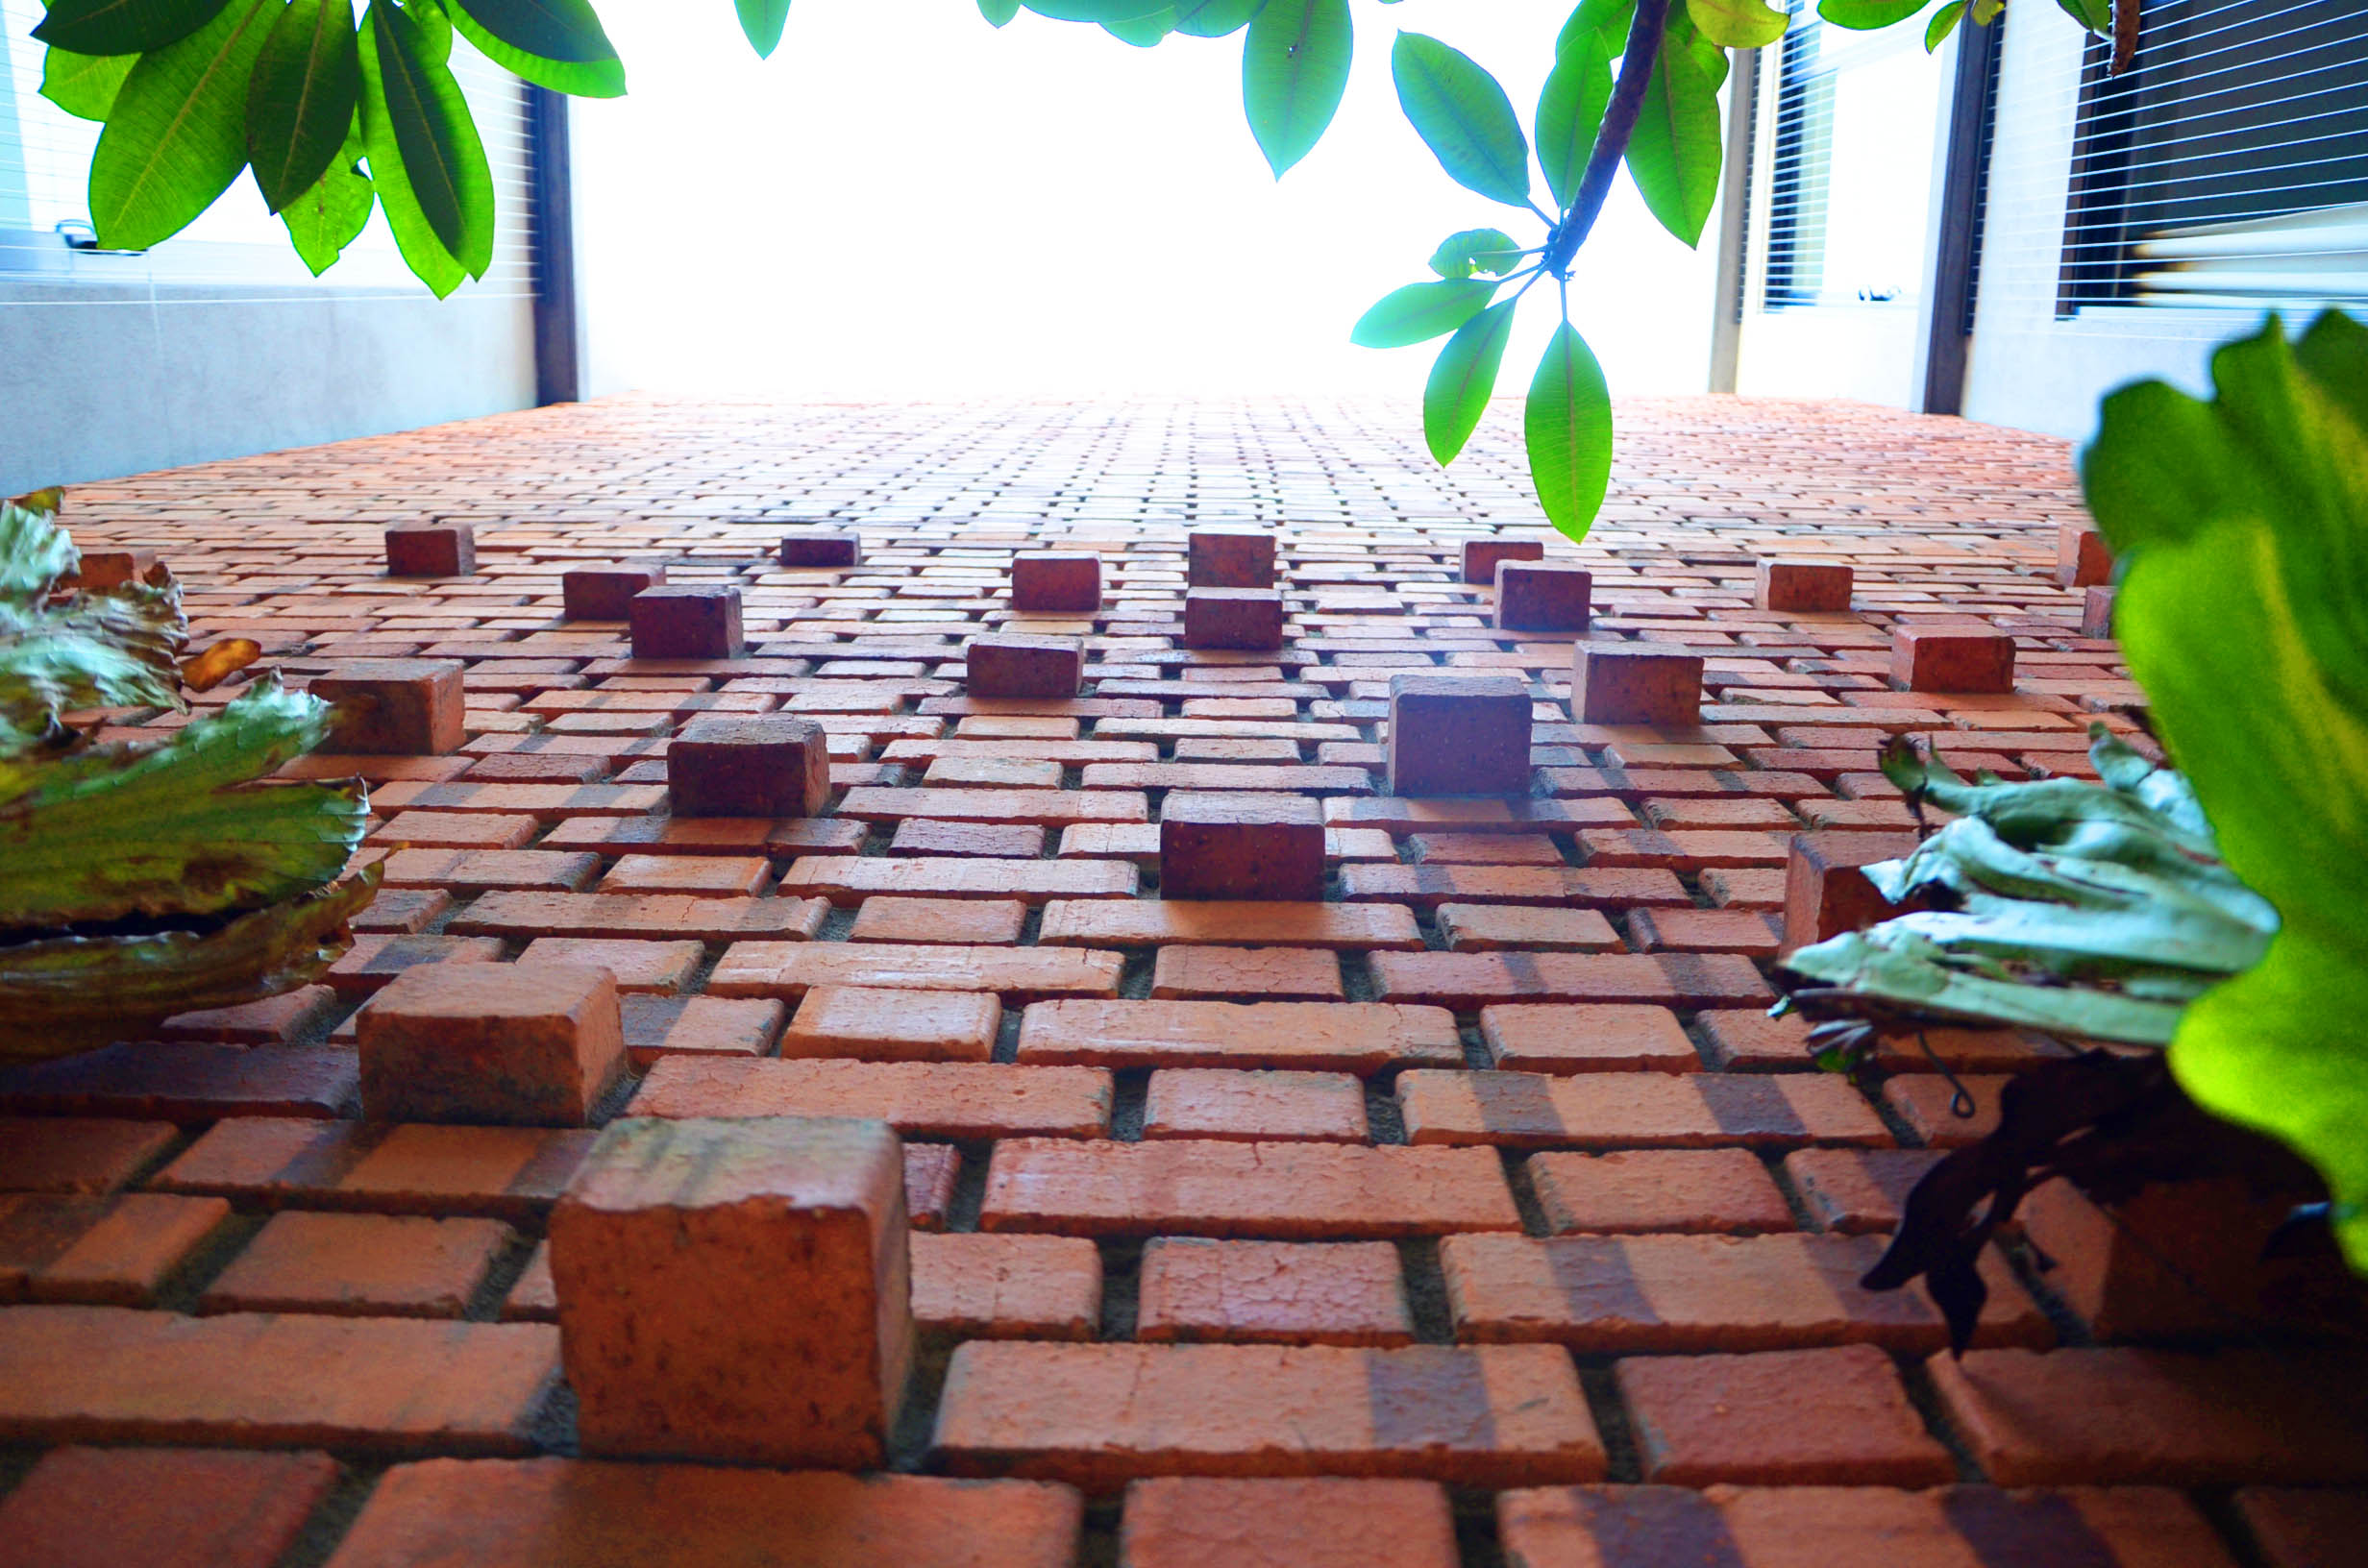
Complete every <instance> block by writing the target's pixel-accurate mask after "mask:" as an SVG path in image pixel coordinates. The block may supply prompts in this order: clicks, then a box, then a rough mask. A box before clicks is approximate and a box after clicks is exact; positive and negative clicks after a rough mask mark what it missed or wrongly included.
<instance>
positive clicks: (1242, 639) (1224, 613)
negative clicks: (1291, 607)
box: [1184, 588, 1283, 649]
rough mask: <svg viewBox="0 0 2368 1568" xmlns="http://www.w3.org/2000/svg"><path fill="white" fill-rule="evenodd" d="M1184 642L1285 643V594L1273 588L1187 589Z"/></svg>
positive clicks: (1217, 645) (1215, 645) (1209, 645)
mask: <svg viewBox="0 0 2368 1568" xmlns="http://www.w3.org/2000/svg"><path fill="white" fill-rule="evenodd" d="M1184 646H1185V647H1186V648H1205V649H1276V648H1280V647H1282V646H1283V596H1282V595H1281V594H1280V593H1279V592H1277V591H1276V590H1274V589H1271V588H1190V589H1187V590H1186V591H1185V594H1184Z"/></svg>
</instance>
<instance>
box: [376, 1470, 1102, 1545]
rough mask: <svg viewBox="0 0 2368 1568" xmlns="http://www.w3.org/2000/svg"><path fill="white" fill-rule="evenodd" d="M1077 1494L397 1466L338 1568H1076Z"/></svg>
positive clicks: (756, 1477) (934, 1482)
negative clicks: (618, 1566) (745, 1567)
mask: <svg viewBox="0 0 2368 1568" xmlns="http://www.w3.org/2000/svg"><path fill="white" fill-rule="evenodd" d="M1078 1523H1079V1506H1078V1500H1077V1494H1076V1493H1074V1492H1073V1491H1071V1490H1070V1489H1069V1488H1067V1487H1065V1486H1043V1485H1032V1484H1029V1483H1028V1482H999V1483H997V1484H995V1485H991V1486H981V1485H977V1484H974V1483H972V1482H958V1481H943V1480H939V1479H937V1478H935V1477H931V1476H842V1475H831V1474H829V1473H827V1472H822V1471H805V1472H798V1473H785V1472H782V1471H778V1470H746V1469H728V1468H722V1467H714V1466H706V1465H675V1464H599V1463H585V1462H582V1461H580V1460H576V1459H556V1458H543V1459H529V1460H526V1461H523V1462H519V1463H506V1462H503V1463H486V1462H478V1463H474V1464H463V1463H458V1462H456V1461H453V1460H450V1459H432V1460H430V1461H428V1462H427V1463H425V1464H407V1465H400V1466H397V1467H396V1468H395V1469H393V1470H390V1471H388V1472H387V1474H386V1477H385V1479H384V1480H382V1481H381V1482H379V1484H378V1486H377V1487H376V1488H375V1489H374V1490H372V1492H371V1494H370V1501H369V1502H368V1503H367V1504H365V1505H364V1506H363V1507H362V1510H361V1516H360V1517H359V1518H358V1519H356V1520H355V1521H354V1528H353V1530H352V1531H351V1532H349V1533H348V1534H347V1536H346V1538H345V1540H344V1542H343V1543H342V1544H341V1545H340V1546H339V1547H338V1548H337V1553H336V1556H333V1557H332V1558H331V1559H330V1562H331V1564H332V1568H440V1565H443V1564H461V1563H466V1564H468V1565H469V1568H560V1565H562V1564H567V1565H577V1564H580V1565H582V1568H592V1565H593V1563H594V1562H595V1561H597V1560H599V1559H598V1558H592V1557H587V1556H586V1554H587V1553H588V1552H592V1553H598V1554H599V1556H600V1557H602V1558H605V1559H606V1560H607V1561H609V1562H616V1563H647V1564H652V1565H656V1564H661V1563H662V1564H682V1565H685V1568H688V1565H690V1564H694V1563H698V1564H708V1563H712V1564H717V1565H719V1568H721V1565H722V1564H726V1563H732V1562H742V1563H748V1564H751V1565H754V1564H757V1563H762V1562H764V1561H766V1560H767V1559H768V1558H770V1559H771V1560H773V1561H775V1562H794V1563H796V1564H798V1568H881V1565H883V1564H890V1563H893V1564H895V1565H896V1568H1069V1564H1070V1563H1071V1562H1072V1561H1073V1557H1074V1556H1075V1552H1076V1542H1077V1532H1078Z"/></svg>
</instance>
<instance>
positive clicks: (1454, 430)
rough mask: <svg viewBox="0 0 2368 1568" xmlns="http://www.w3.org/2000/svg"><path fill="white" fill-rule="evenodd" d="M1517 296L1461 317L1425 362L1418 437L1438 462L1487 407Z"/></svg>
mask: <svg viewBox="0 0 2368 1568" xmlns="http://www.w3.org/2000/svg"><path fill="white" fill-rule="evenodd" d="M1518 305H1519V302H1518V301H1517V300H1506V301H1504V302H1503V303H1501V304H1498V305H1492V306H1489V307H1488V308H1487V309H1486V310H1483V311H1481V312H1480V313H1479V314H1478V315H1476V316H1474V317H1472V318H1471V320H1469V321H1468V322H1466V323H1465V324H1464V325H1463V326H1461V327H1459V328H1457V329H1456V331H1455V335H1454V336H1453V337H1450V338H1448V339H1447V342H1446V346H1445V347H1444V348H1443V349H1441V350H1440V351H1439V357H1438V358H1437V359H1436V360H1434V361H1433V362H1432V364H1431V375H1430V380H1428V381H1427V382H1425V383H1424V385H1423V388H1422V438H1423V440H1424V441H1425V442H1426V443H1427V444H1428V445H1429V447H1430V449H1431V455H1432V456H1433V457H1434V458H1436V459H1438V461H1439V462H1440V463H1442V464H1446V463H1451V462H1453V461H1455V458H1456V454H1457V453H1460V452H1462V451H1463V450H1464V443H1465V442H1467V441H1468V440H1470V439H1471V432H1472V431H1473V430H1474V429H1478V428H1479V424H1480V416H1481V415H1482V414H1485V413H1487V412H1488V408H1489V394H1490V393H1492V392H1493V391H1495V390H1496V372H1497V368H1498V367H1499V366H1501V365H1502V364H1503V363H1504V362H1505V345H1506V344H1507V343H1508V342H1510V341H1511V340H1512V338H1513V312H1514V310H1515V309H1516V308H1517V306H1518Z"/></svg>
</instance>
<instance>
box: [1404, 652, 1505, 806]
mask: <svg viewBox="0 0 2368 1568" xmlns="http://www.w3.org/2000/svg"><path fill="white" fill-rule="evenodd" d="M1529 737H1530V699H1529V688H1528V687H1527V686H1526V685H1524V684H1523V683H1522V682H1521V681H1519V680H1517V679H1516V678H1515V677H1513V676H1511V675H1476V676H1474V675H1464V676H1457V675H1393V676H1392V677H1391V678H1390V733H1389V747H1390V751H1389V757H1390V764H1389V779H1390V793H1391V794H1392V795H1393V796H1397V797H1399V798H1401V799H1404V798H1418V797H1421V796H1441V795H1510V796H1527V795H1528V794H1529V779H1530V767H1529Z"/></svg>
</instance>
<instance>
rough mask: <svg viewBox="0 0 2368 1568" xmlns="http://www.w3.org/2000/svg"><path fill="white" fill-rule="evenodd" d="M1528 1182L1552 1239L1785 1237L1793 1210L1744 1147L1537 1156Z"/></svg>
mask: <svg viewBox="0 0 2368 1568" xmlns="http://www.w3.org/2000/svg"><path fill="white" fill-rule="evenodd" d="M1529 1179H1530V1182H1531V1183H1532V1185H1533V1186H1534V1187H1535V1188H1536V1189H1537V1193H1538V1206H1539V1208H1540V1209H1541V1210H1542V1211H1543V1212H1544V1213H1545V1220H1546V1228H1547V1229H1548V1231H1550V1232H1552V1233H1553V1234H1555V1235H1558V1236H1559V1235H1568V1234H1571V1233H1573V1232H1592V1233H1597V1234H1612V1235H1617V1234H1623V1233H1637V1232H1651V1231H1681V1232H1700V1233H1720V1232H1730V1233H1739V1234H1743V1235H1749V1234H1751V1233H1753V1232H1760V1231H1789V1230H1791V1229H1792V1228H1793V1226H1792V1211H1791V1210H1790V1209H1788V1208H1787V1207H1786V1206H1785V1198H1784V1194H1783V1193H1782V1192H1779V1191H1778V1190H1777V1189H1776V1183H1775V1181H1774V1179H1773V1178H1771V1177H1770V1176H1769V1175H1768V1173H1767V1167H1765V1166H1764V1165H1763V1164H1760V1162H1759V1160H1758V1159H1757V1158H1755V1157H1754V1156H1753V1155H1752V1154H1751V1152H1750V1151H1749V1150H1746V1149H1633V1150H1626V1151H1622V1152H1620V1153H1616V1154H1541V1155H1538V1156H1536V1157H1534V1158H1533V1159H1531V1161H1530V1162H1529Z"/></svg>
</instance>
